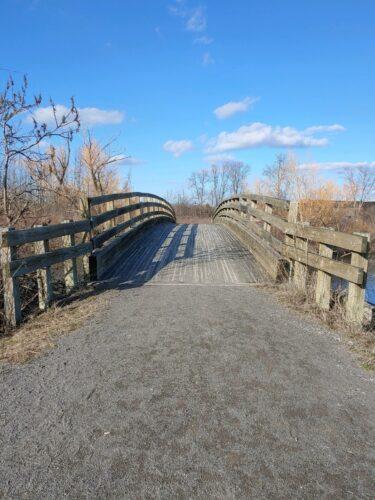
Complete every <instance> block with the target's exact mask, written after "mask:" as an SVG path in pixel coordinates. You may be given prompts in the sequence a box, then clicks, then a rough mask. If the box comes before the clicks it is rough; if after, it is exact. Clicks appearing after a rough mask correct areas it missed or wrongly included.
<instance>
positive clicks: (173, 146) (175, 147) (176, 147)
mask: <svg viewBox="0 0 375 500" xmlns="http://www.w3.org/2000/svg"><path fill="white" fill-rule="evenodd" d="M163 149H164V151H168V153H172V154H173V156H174V157H175V158H178V157H179V156H181V155H182V154H184V153H186V152H187V151H191V150H192V149H193V143H192V142H191V141H188V140H182V141H167V142H165V143H164V145H163Z"/></svg>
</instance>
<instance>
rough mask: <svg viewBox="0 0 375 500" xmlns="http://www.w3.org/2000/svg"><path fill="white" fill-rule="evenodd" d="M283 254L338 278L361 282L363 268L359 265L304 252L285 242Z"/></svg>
mask: <svg viewBox="0 0 375 500" xmlns="http://www.w3.org/2000/svg"><path fill="white" fill-rule="evenodd" d="M283 254H284V256H285V257H288V258H290V259H294V260H295V261H298V262H301V263H303V264H307V265H308V266H310V267H313V268H315V269H320V270H321V271H324V272H326V273H329V274H332V275H334V276H338V277H339V278H343V279H345V280H347V281H350V282H351V283H356V284H358V285H360V284H361V283H362V282H363V269H361V268H360V267H356V266H353V265H351V264H345V263H344V262H339V261H337V260H332V259H328V258H327V257H324V256H323V255H318V254H316V253H312V252H308V253H306V252H305V251H304V250H300V249H299V248H296V247H293V246H289V245H286V244H284V245H283Z"/></svg>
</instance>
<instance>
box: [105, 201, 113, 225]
mask: <svg viewBox="0 0 375 500" xmlns="http://www.w3.org/2000/svg"><path fill="white" fill-rule="evenodd" d="M114 209H115V201H114V200H111V201H107V203H106V204H105V210H106V212H110V211H111V210H114ZM115 225H116V217H114V218H113V219H109V220H108V221H107V222H106V223H105V228H106V229H111V228H112V227H114V226H115Z"/></svg>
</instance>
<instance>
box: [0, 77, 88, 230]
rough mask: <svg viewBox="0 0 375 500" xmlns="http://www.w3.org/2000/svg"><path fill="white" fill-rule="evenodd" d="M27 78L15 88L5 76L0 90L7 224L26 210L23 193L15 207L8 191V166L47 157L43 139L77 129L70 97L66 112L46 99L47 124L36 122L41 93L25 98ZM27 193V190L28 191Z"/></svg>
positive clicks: (1, 163) (1, 160)
mask: <svg viewBox="0 0 375 500" xmlns="http://www.w3.org/2000/svg"><path fill="white" fill-rule="evenodd" d="M27 88H28V81H27V78H26V77H24V79H23V83H22V85H21V86H20V88H17V86H16V83H15V82H14V80H13V78H12V77H9V78H8V80H7V83H6V85H5V88H4V90H3V91H2V92H1V93H0V176H1V189H2V209H3V213H4V215H5V217H6V220H7V223H8V224H9V225H11V224H14V223H15V222H16V221H17V220H18V219H19V217H20V213H23V212H24V211H25V210H27V206H28V203H29V199H28V198H27V197H25V202H24V205H23V207H22V208H21V209H18V210H17V211H16V210H15V208H16V206H15V205H14V204H13V203H12V196H11V195H10V186H9V179H10V173H11V170H12V168H15V166H16V165H17V163H18V162H19V161H20V160H21V159H22V160H25V161H28V162H37V161H40V160H41V159H45V158H47V156H48V154H47V153H45V152H42V151H41V148H40V146H41V144H42V142H43V141H45V140H53V139H57V138H60V139H61V138H64V139H66V140H68V141H71V140H72V138H73V134H74V133H75V132H76V131H77V130H78V129H79V117H78V110H77V108H76V107H75V104H74V100H73V98H72V99H71V104H70V108H69V110H68V111H67V113H66V114H63V115H61V114H59V113H58V112H57V109H56V106H55V104H54V103H53V101H52V100H51V101H50V107H51V114H52V120H51V124H50V125H48V124H47V123H44V122H39V121H37V119H36V118H35V116H34V113H35V111H37V109H38V108H39V107H40V106H41V104H42V97H41V96H40V95H39V96H34V97H33V98H32V99H30V100H29V99H28V96H27ZM29 194H31V193H29Z"/></svg>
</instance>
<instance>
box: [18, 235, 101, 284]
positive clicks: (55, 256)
mask: <svg viewBox="0 0 375 500" xmlns="http://www.w3.org/2000/svg"><path fill="white" fill-rule="evenodd" d="M91 250H92V244H91V242H89V243H80V244H79V245H74V246H72V247H67V248H57V249H56V250H52V251H50V252H46V253H43V254H37V255H30V256H28V257H25V258H23V259H15V260H13V261H12V262H11V263H10V271H11V273H12V276H13V278H17V277H20V276H24V275H25V274H29V273H32V272H34V271H37V270H38V269H45V268H47V267H49V266H52V265H54V264H59V263H60V262H64V261H66V260H68V259H72V258H75V257H79V256H81V255H86V254H88V253H90V252H91Z"/></svg>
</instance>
